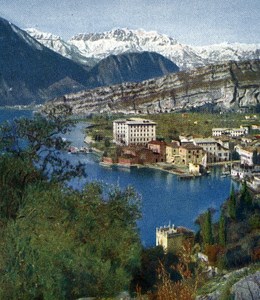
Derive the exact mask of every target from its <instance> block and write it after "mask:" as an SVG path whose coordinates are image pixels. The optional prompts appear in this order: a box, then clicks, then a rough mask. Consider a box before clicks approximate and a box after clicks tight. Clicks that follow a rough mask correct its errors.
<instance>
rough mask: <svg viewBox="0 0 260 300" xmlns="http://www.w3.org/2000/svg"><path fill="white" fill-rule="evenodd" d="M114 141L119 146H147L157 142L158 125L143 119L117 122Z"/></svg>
mask: <svg viewBox="0 0 260 300" xmlns="http://www.w3.org/2000/svg"><path fill="white" fill-rule="evenodd" d="M113 140H114V142H115V143H116V144H119V145H126V146H128V145H147V143H148V142H150V141H153V140H156V123H155V122H153V121H151V120H146V119H141V118H129V119H121V120H115V121H114V122H113Z"/></svg>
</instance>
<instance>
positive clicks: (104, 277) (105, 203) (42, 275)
mask: <svg viewBox="0 0 260 300" xmlns="http://www.w3.org/2000/svg"><path fill="white" fill-rule="evenodd" d="M69 125H71V124H70V122H69V121H67V119H65V118H63V117H55V116H54V115H53V116H50V117H48V118H47V119H46V118H44V117H42V116H36V117H35V118H34V119H32V120H26V119H21V120H18V121H17V120H16V121H15V122H14V123H12V124H5V125H3V126H2V127H1V130H0V146H1V157H0V195H1V196H0V199H1V201H0V233H1V241H0V275H1V276H0V298H1V299H77V298H79V297H83V296H84V297H86V296H96V297H97V296H99V297H101V296H113V295H116V294H117V293H119V292H120V291H122V290H126V289H128V287H129V284H130V280H131V278H132V272H133V269H135V268H136V267H137V266H138V265H139V260H140V259H139V257H140V254H139V253H140V249H141V247H140V241H139V236H138V232H137V228H136V220H137V219H138V218H139V217H140V202H139V198H138V197H137V196H136V194H135V192H134V191H133V190H132V189H131V188H127V189H126V190H123V191H122V190H119V188H117V187H110V188H107V187H103V186H102V185H101V184H98V183H95V182H93V183H89V184H87V185H86V187H85V188H84V189H83V190H82V191H77V190H72V189H70V188H68V187H67V185H66V182H67V181H68V180H69V179H70V178H71V177H74V176H79V175H84V166H82V165H77V166H72V165H70V163H69V162H67V161H64V159H61V158H60V156H59V155H58V152H59V151H61V150H62V149H63V147H65V146H66V144H67V142H64V141H63V140H62V139H61V137H60V136H59V135H58V132H65V131H66V130H67V129H68V126H69ZM57 151H58V152H57Z"/></svg>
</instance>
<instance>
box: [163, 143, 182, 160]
mask: <svg viewBox="0 0 260 300" xmlns="http://www.w3.org/2000/svg"><path fill="white" fill-rule="evenodd" d="M179 147H180V142H178V141H173V142H171V143H168V144H166V162H167V163H170V164H172V163H174V161H175V160H176V159H177V157H178V156H179Z"/></svg>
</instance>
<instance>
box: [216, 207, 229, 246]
mask: <svg viewBox="0 0 260 300" xmlns="http://www.w3.org/2000/svg"><path fill="white" fill-rule="evenodd" d="M218 239H219V244H220V245H221V246H226V239H227V231H226V219H225V216H224V214H223V212H222V213H221V215H220V219H219V228H218Z"/></svg>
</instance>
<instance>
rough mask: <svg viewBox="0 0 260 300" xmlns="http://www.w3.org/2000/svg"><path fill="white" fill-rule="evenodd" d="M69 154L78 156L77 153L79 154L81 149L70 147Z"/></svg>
mask: <svg viewBox="0 0 260 300" xmlns="http://www.w3.org/2000/svg"><path fill="white" fill-rule="evenodd" d="M68 152H69V153H71V154H76V153H78V152H79V148H77V147H74V146H70V147H69V149H68Z"/></svg>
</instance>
